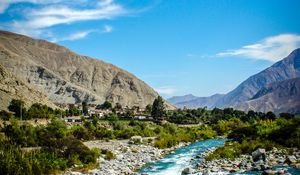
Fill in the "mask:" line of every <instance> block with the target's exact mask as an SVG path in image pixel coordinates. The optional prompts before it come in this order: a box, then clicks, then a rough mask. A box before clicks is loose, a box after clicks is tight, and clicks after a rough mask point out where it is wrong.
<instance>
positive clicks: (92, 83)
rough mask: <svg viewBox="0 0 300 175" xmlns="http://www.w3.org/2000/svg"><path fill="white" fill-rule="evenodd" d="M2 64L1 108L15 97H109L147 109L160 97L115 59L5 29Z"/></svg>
mask: <svg viewBox="0 0 300 175" xmlns="http://www.w3.org/2000/svg"><path fill="white" fill-rule="evenodd" d="M0 66H1V67H0V68H1V69H0V73H1V74H2V73H3V76H2V79H1V80H2V81H0V100H1V105H0V107H1V108H2V109H3V108H5V107H7V105H8V103H9V101H10V100H11V99H12V98H18V99H23V100H25V101H26V102H27V103H33V102H41V103H44V104H53V103H60V104H68V103H73V104H74V103H81V102H82V101H86V102H88V103H92V104H101V103H103V102H104V101H106V100H108V101H111V102H112V103H120V104H121V105H122V106H123V107H125V106H128V107H132V106H139V107H141V108H144V107H145V106H146V105H148V104H150V103H153V101H154V99H155V98H156V97H157V96H158V93H157V92H155V91H154V90H153V89H152V88H151V87H150V86H148V85H147V84H146V83H145V82H143V81H142V80H140V79H138V78H137V77H135V76H134V75H132V74H130V73H129V72H127V71H125V70H122V69H120V68H118V67H116V66H114V65H112V64H109V63H106V62H104V61H101V60H98V59H94V58H90V57H87V56H82V55H78V54H76V53H74V52H73V51H71V50H69V49H67V48H65V47H63V46H59V45H57V44H54V43H50V42H48V41H45V40H38V39H33V38H30V37H27V36H24V35H19V34H15V33H11V32H7V31H0ZM0 78H1V77H0ZM9 80H11V83H8V82H9ZM13 82H14V83H13ZM21 82H22V83H21ZM20 83H21V84H20ZM15 89H17V91H15ZM37 99H39V100H37ZM167 106H168V107H170V108H172V106H171V105H169V104H168V103H167Z"/></svg>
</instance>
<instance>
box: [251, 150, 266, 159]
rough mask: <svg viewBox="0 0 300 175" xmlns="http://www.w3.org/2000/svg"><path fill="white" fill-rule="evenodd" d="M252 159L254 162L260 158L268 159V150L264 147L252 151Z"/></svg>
mask: <svg viewBox="0 0 300 175" xmlns="http://www.w3.org/2000/svg"><path fill="white" fill-rule="evenodd" d="M252 159H253V161H254V162H257V161H259V160H263V161H266V150H265V149H262V148H258V149H257V150H255V151H253V152H252Z"/></svg>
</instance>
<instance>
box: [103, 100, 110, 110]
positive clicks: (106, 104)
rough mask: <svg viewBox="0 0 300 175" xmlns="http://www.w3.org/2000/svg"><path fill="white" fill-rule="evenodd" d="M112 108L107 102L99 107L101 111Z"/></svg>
mask: <svg viewBox="0 0 300 175" xmlns="http://www.w3.org/2000/svg"><path fill="white" fill-rule="evenodd" d="M111 108H112V104H111V102H109V101H105V102H104V103H103V104H102V105H101V109H111Z"/></svg>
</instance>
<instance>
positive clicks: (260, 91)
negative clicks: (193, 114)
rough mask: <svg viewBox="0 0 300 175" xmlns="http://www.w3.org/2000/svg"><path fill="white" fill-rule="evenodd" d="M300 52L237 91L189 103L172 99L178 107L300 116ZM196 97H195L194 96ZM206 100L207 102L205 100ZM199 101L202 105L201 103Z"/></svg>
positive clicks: (244, 84) (268, 69)
mask: <svg viewBox="0 0 300 175" xmlns="http://www.w3.org/2000/svg"><path fill="white" fill-rule="evenodd" d="M299 78H300V49H296V50H294V51H293V52H292V53H291V54H290V55H288V56H287V57H286V58H284V59H282V60H281V61H278V62H277V63H275V64H273V65H272V66H270V67H269V68H267V69H265V70H263V71H261V72H259V73H257V74H255V75H253V76H251V77H249V78H248V79H247V80H245V81H244V82H242V83H241V84H240V85H239V86H237V87H236V88H235V89H234V90H232V91H230V92H229V93H227V94H225V95H217V96H216V95H214V96H211V97H197V98H193V99H192V100H189V101H186V100H184V99H186V97H185V96H183V97H182V99H183V100H179V99H180V97H177V98H176V100H177V101H176V102H174V101H173V99H174V98H171V99H169V101H170V102H171V103H173V104H174V105H175V106H177V107H184V106H186V107H188V108H197V107H204V106H207V107H208V108H214V107H219V108H225V107H233V108H236V109H240V110H245V111H248V110H254V111H261V112H268V111H273V112H275V113H280V112H291V113H297V114H299V113H300V91H299V88H300V86H299ZM194 97H195V96H194ZM203 99H205V100H204V101H203ZM199 101H200V102H201V103H199Z"/></svg>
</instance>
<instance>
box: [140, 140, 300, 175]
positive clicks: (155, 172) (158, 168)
mask: <svg viewBox="0 0 300 175" xmlns="http://www.w3.org/2000/svg"><path fill="white" fill-rule="evenodd" d="M225 140H226V139H209V140H203V141H198V142H195V143H192V144H190V145H188V146H185V147H182V148H180V149H178V150H175V154H168V155H166V156H164V157H163V158H162V159H160V160H158V161H156V162H153V163H150V164H147V165H146V166H144V167H143V168H142V169H141V170H140V171H139V172H140V173H145V174H148V175H181V172H182V170H183V169H185V168H186V167H195V166H196V164H197V163H198V162H199V161H202V160H203V159H197V158H195V157H196V156H197V155H199V154H201V153H203V152H204V151H205V150H207V149H209V148H213V147H218V146H223V145H224V143H225ZM285 168H287V169H288V171H289V172H290V173H291V174H293V175H294V174H295V175H296V174H298V175H299V174H300V170H299V169H294V168H291V167H285ZM199 174H200V173H199ZM214 174H230V173H224V172H223V173H221V172H219V173H214ZM232 174H251V175H252V174H253V175H254V174H261V172H253V171H248V172H243V173H232Z"/></svg>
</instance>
